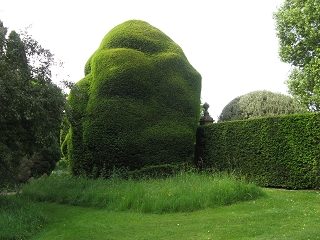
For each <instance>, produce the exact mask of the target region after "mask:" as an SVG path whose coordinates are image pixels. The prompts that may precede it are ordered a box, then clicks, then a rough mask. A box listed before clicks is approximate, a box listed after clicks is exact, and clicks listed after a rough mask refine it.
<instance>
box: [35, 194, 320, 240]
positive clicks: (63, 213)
mask: <svg viewBox="0 0 320 240" xmlns="http://www.w3.org/2000/svg"><path fill="white" fill-rule="evenodd" d="M264 191H266V193H267V196H266V197H262V198H259V199H256V200H253V201H245V202H239V203H236V204H232V205H229V206H223V207H216V208H209V209H205V210H200V211H195V212H188V213H185V212H184V213H168V214H148V213H137V212H132V211H123V212H114V211H107V210H102V209H93V208H85V207H75V206H70V205H62V204H55V203H38V205H39V208H40V209H41V210H42V211H43V212H44V213H46V215H47V216H48V217H49V219H50V222H49V224H47V225H46V227H45V228H44V229H43V230H42V231H41V232H40V233H39V234H37V235H36V236H34V238H32V240H61V239H66V240H78V239H81V240H87V239H88V240H91V239H108V240H118V239H124V240H142V239H145V240H158V239H162V240H172V239H179V240H180V239H187V240H193V239H196V240H198V239H214V240H225V239H228V240H239V239H246V240H249V239H255V240H270V239H279V240H301V239H303V240H307V239H312V240H313V239H320V235H319V224H320V223H319V214H320V195H319V192H317V191H302V190H299V191H297V190H278V189H264Z"/></svg>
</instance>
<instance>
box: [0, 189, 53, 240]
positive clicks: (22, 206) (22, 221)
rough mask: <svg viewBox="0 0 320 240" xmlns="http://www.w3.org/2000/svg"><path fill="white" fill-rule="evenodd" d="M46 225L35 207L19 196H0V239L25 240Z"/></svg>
mask: <svg viewBox="0 0 320 240" xmlns="http://www.w3.org/2000/svg"><path fill="white" fill-rule="evenodd" d="M46 223H47V218H46V217H45V215H44V214H43V213H42V212H41V211H40V210H39V209H38V207H37V205H36V204H35V203H33V202H31V201H29V200H27V199H23V198H21V197H19V196H2V195H0V239H6V240H10V239H12V240H14V239H19V240H20V239H26V238H28V237H31V236H33V235H34V234H35V233H36V232H38V231H39V230H40V229H42V227H43V226H44V225H45V224H46Z"/></svg>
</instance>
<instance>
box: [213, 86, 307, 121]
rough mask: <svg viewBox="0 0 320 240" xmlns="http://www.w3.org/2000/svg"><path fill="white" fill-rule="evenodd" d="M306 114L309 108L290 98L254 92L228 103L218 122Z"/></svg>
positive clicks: (277, 94)
mask: <svg viewBox="0 0 320 240" xmlns="http://www.w3.org/2000/svg"><path fill="white" fill-rule="evenodd" d="M306 112H308V110H307V108H305V107H304V106H302V105H301V104H300V103H299V102H298V101H296V100H295V99H293V98H292V97H290V96H287V95H284V94H281V93H274V92H270V91H265V90H264V91H253V92H250V93H247V94H245V95H242V96H240V97H236V98H235V99H233V100H232V101H231V102H230V103H228V104H227V105H226V106H225V107H224V108H223V110H222V112H221V114H220V116H219V118H218V122H225V121H232V120H243V119H249V118H261V117H267V116H280V115H287V114H295V113H306Z"/></svg>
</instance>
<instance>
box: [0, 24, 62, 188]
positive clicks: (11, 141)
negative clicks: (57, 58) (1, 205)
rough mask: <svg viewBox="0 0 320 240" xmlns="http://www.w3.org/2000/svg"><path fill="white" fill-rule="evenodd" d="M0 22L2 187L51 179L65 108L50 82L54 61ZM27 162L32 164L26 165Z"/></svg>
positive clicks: (36, 45)
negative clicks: (26, 174) (25, 171)
mask: <svg viewBox="0 0 320 240" xmlns="http://www.w3.org/2000/svg"><path fill="white" fill-rule="evenodd" d="M6 33H7V29H6V28H5V27H4V26H3V23H2V22H1V21H0V44H1V45H0V47H1V50H0V53H1V54H0V65H1V68H0V69H1V71H0V112H1V114H0V132H1V134H0V176H1V177H0V187H1V185H3V183H4V182H5V181H15V180H17V178H18V175H19V173H18V171H19V165H20V164H21V162H24V163H23V165H24V166H25V165H28V166H30V168H31V171H30V174H31V176H35V177H36V176H39V175H42V174H43V173H50V172H51V171H52V169H53V168H54V166H55V163H56V162H57V161H58V160H59V159H60V150H59V130H60V124H61V120H62V116H63V110H64V106H65V102H66V96H65V95H64V94H63V92H62V90H61V89H60V88H59V87H58V86H57V85H56V84H54V83H53V82H52V80H51V71H50V67H51V66H52V65H53V64H55V62H54V58H53V55H52V54H51V53H50V51H49V50H46V49H44V48H42V47H41V45H39V43H38V42H37V41H35V40H34V39H32V37H31V36H30V35H28V33H27V31H25V32H23V33H21V34H18V33H17V32H15V31H12V32H10V34H9V35H8V37H7V38H6ZM26 161H28V162H29V164H26V163H25V162H26Z"/></svg>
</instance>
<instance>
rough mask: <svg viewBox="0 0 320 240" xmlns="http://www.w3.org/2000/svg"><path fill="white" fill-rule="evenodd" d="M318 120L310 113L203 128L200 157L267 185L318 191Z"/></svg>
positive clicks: (199, 135) (203, 161) (208, 164)
mask: <svg viewBox="0 0 320 240" xmlns="http://www.w3.org/2000/svg"><path fill="white" fill-rule="evenodd" d="M319 120H320V115H319V114H310V113H309V114H302V115H287V116H280V117H266V118H261V119H250V120H244V121H230V122H223V123H217V124H212V125H209V126H200V127H199V128H198V132H197V144H196V145H197V146H196V149H197V150H196V152H197V154H196V159H195V160H196V162H197V163H198V164H199V165H201V166H202V167H203V168H207V167H213V168H214V169H216V170H217V171H229V172H230V171H231V172H232V171H235V172H237V174H240V175H241V176H244V177H246V178H248V179H251V180H254V181H256V182H258V183H259V184H260V185H262V186H270V187H284V188H293V189H305V188H314V189H319V188H320V178H319V174H320V158H319V150H320V145H319V134H318V133H319V131H320V121H319Z"/></svg>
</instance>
